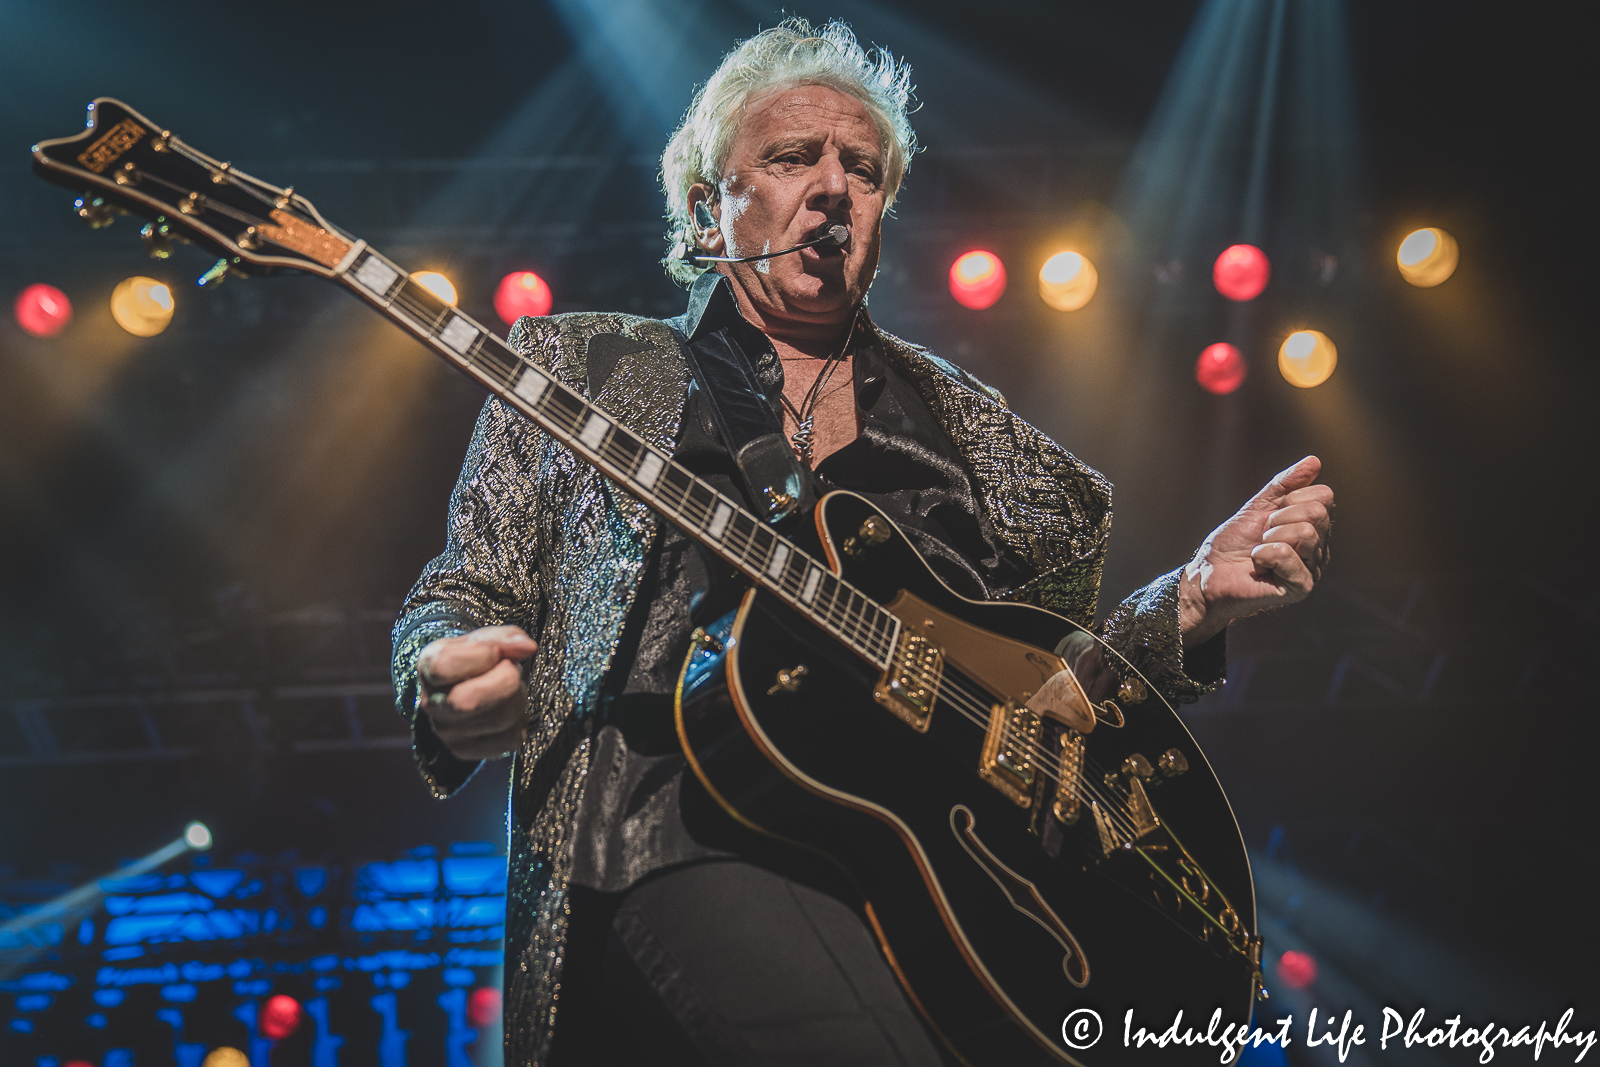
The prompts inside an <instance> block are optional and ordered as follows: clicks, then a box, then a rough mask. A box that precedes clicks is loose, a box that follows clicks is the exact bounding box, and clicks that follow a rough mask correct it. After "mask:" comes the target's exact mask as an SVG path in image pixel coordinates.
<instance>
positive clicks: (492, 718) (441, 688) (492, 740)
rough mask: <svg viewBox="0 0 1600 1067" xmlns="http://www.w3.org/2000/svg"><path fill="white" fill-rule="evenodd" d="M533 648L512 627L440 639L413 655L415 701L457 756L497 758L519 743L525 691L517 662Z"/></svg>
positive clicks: (524, 727) (524, 725)
mask: <svg viewBox="0 0 1600 1067" xmlns="http://www.w3.org/2000/svg"><path fill="white" fill-rule="evenodd" d="M538 648H539V646H538V645H537V644H535V643H534V640H533V638H531V637H529V636H528V635H527V634H526V633H524V632H523V631H522V630H521V629H520V628H518V627H516V626H485V627H483V628H481V629H478V630H474V631H472V632H471V633H469V634H463V635H461V636H460V637H441V638H440V639H439V640H437V641H433V642H431V643H429V644H428V645H426V646H425V647H424V648H423V649H422V654H421V655H419V656H418V657H417V683H418V686H419V692H420V693H421V694H422V701H421V705H422V708H423V710H424V711H426V712H427V713H428V718H429V720H430V721H432V723H433V732H434V733H435V734H437V735H438V736H439V740H440V741H443V742H444V744H445V747H446V748H448V749H449V750H450V753H451V755H453V756H455V757H457V758H458V759H464V760H479V759H497V758H499V757H500V756H504V755H505V754H506V753H508V752H511V751H513V750H514V749H516V748H517V747H518V746H519V745H521V744H522V739H523V736H524V735H525V733H526V731H527V710H528V691H527V688H526V687H525V686H524V685H523V684H522V668H521V667H520V666H518V664H519V663H520V662H521V661H522V660H525V659H527V658H528V657H529V656H531V655H533V654H534V652H535V651H537V650H538Z"/></svg>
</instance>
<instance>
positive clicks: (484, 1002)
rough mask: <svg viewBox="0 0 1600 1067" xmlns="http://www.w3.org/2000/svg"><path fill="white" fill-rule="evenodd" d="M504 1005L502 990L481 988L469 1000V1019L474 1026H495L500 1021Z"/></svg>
mask: <svg viewBox="0 0 1600 1067" xmlns="http://www.w3.org/2000/svg"><path fill="white" fill-rule="evenodd" d="M502 1005H503V1000H502V998H501V995H500V990H498V989H496V988H494V987H493V986H479V987H478V988H477V989H474V990H473V991H472V996H471V997H469V998H467V1018H468V1020H470V1021H471V1023H472V1025H473V1026H493V1025H494V1024H495V1023H498V1022H499V1021H500V1011H501V1008H502Z"/></svg>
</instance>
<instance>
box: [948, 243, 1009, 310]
mask: <svg viewBox="0 0 1600 1067" xmlns="http://www.w3.org/2000/svg"><path fill="white" fill-rule="evenodd" d="M1005 291H1006V268H1005V264H1003V263H1001V262H1000V257H999V256H997V255H995V254H994V253H993V252H983V251H977V252H968V253H967V254H966V255H964V256H961V257H960V258H958V259H957V260H956V261H955V262H954V263H952V264H950V295H951V296H953V297H955V298H956V303H958V304H960V305H961V306H962V307H966V308H972V309H973V310H975V311H982V310H983V309H984V308H986V307H993V306H994V302H995V301H996V300H999V299H1000V294H1001V293H1003V292H1005Z"/></svg>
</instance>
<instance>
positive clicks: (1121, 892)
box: [33, 98, 1263, 1067]
mask: <svg viewBox="0 0 1600 1067" xmlns="http://www.w3.org/2000/svg"><path fill="white" fill-rule="evenodd" d="M33 155H34V165H35V168H36V169H37V170H38V172H39V173H40V174H41V175H42V176H43V177H45V178H47V179H48V180H50V181H53V182H56V183H58V184H61V185H64V186H67V187H69V188H72V189H75V190H78V191H80V192H82V193H83V196H82V198H81V199H80V200H79V201H78V202H77V204H76V209H77V211H78V213H79V215H80V216H82V217H83V219H84V220H85V221H87V222H88V223H90V224H91V225H94V226H102V225H106V224H108V223H109V222H111V221H113V220H114V218H115V217H116V216H117V215H118V214H126V213H129V212H132V213H134V214H137V215H140V216H143V217H144V218H145V219H147V220H148V225H146V226H145V227H144V230H143V231H142V232H143V236H144V239H145V242H146V244H147V245H148V246H149V247H150V249H151V251H152V254H155V255H158V256H162V255H164V254H166V253H167V252H169V250H170V242H171V241H172V240H174V239H182V240H187V241H190V242H193V243H195V244H197V245H200V246H202V247H204V248H206V249H209V250H210V251H212V252H213V253H215V254H217V255H219V256H221V257H222V258H221V259H219V260H218V261H217V263H216V265H215V266H214V267H213V268H212V269H211V270H210V271H208V272H207V273H206V274H205V275H204V276H202V283H205V282H207V281H211V280H216V279H220V278H222V277H224V276H225V275H226V274H228V273H236V274H270V273H274V272H277V271H284V270H297V271H304V272H307V273H310V274H315V275H319V276H321V277H324V278H327V279H330V280H332V281H335V282H338V283H339V284H341V285H343V286H345V287H347V288H348V289H350V290H352V291H353V292H354V293H355V294H356V295H357V296H359V297H361V298H362V299H363V300H365V301H366V302H367V303H368V304H370V305H372V306H373V307H375V308H377V309H378V310H379V311H380V312H382V313H383V314H384V315H386V316H387V317H388V318H390V319H391V320H393V321H394V322H395V323H397V324H398V325H400V326H401V327H402V328H404V329H405V330H407V331H408V332H410V333H411V334H412V335H413V336H415V337H416V338H418V339H419V340H421V341H422V342H423V343H424V344H426V345H427V346H429V347H430V348H432V349H433V350H434V351H435V352H437V353H438V354H439V355H441V356H442V357H444V358H445V359H446V360H448V361H449V362H450V363H451V364H453V365H455V366H456V367H457V368H458V369H460V370H461V371H463V372H464V373H466V374H467V375H468V376H469V377H471V378H473V379H475V380H477V381H478V382H480V383H482V384H483V385H484V386H485V387H486V388H488V389H489V390H490V391H491V392H493V393H494V394H495V395H497V396H499V397H500V398H501V399H502V400H503V401H505V403H507V404H509V405H510V406H512V407H513V408H515V409H516V410H518V411H519V412H521V413H522V414H523V415H525V416H526V417H527V418H528V419H530V420H532V421H533V422H534V423H536V424H537V425H538V426H540V427H541V428H542V429H543V430H545V431H546V432H547V433H549V434H550V435H551V436H553V437H555V438H556V439H557V440H559V441H560V442H562V443H563V444H564V445H565V446H567V447H568V448H570V449H571V450H572V451H573V452H574V453H576V454H577V455H578V456H580V457H581V458H582V459H584V460H585V461H587V462H589V463H591V464H593V465H594V466H595V467H597V468H599V470H601V471H602V472H603V473H604V474H605V475H606V476H607V477H609V478H610V479H612V480H613V481H614V482H616V484H617V485H619V486H621V487H622V488H623V489H625V490H626V491H627V492H629V493H632V494H633V495H635V496H637V497H638V498H639V499H641V500H642V501H644V502H645V503H646V504H647V505H649V506H650V507H651V508H653V509H654V510H655V511H656V512H657V513H659V514H660V515H661V516H662V517H664V518H665V519H667V520H668V521H671V522H673V523H675V524H677V525H678V526H680V527H681V528H682V529H683V530H685V531H686V532H687V533H688V534H689V535H691V536H692V537H694V538H695V539H696V540H697V541H699V542H700V543H701V544H702V545H703V546H705V547H706V548H707V549H708V550H709V551H711V552H712V553H714V554H715V555H717V556H718V557H720V558H721V559H722V560H724V561H725V562H726V563H727V564H728V565H730V566H731V567H732V568H734V569H735V570H736V571H738V572H739V573H740V574H741V575H743V577H744V578H745V580H747V581H748V583H749V588H748V590H747V592H745V594H744V596H743V600H742V602H741V606H740V607H739V609H738V611H737V612H736V613H734V614H732V615H730V616H729V617H727V618H725V619H723V620H721V621H719V622H718V623H716V624H714V625H712V626H709V627H706V628H704V629H702V630H700V631H697V632H696V635H695V641H694V646H693V649H692V650H691V652H690V654H689V657H688V661H687V663H686V664H685V667H684V671H683V676H682V679H681V684H680V687H679V694H678V702H677V716H678V722H677V725H678V734H679V737H680V739H681V741H682V744H683V749H684V752H685V754H686V756H687V757H688V761H689V764H690V766H691V768H692V769H693V771H694V774H695V776H696V777H697V778H698V780H699V782H700V783H701V785H702V786H703V788H704V793H705V795H708V796H709V797H711V798H712V799H713V800H714V801H715V802H716V804H718V805H720V807H721V808H722V809H723V810H724V811H725V812H726V814H727V816H731V818H732V819H733V820H737V821H738V823H740V824H742V825H743V826H744V827H746V828H750V829H753V830H758V831H760V832H761V833H763V834H767V835H771V836H772V837H776V838H780V839H785V840H788V841H791V842H794V843H796V844H797V845H799V846H802V847H804V848H807V849H810V850H812V851H813V852H820V853H823V854H825V855H826V856H828V857H830V858H831V859H832V860H833V861H835V862H837V863H838V864H839V865H840V866H841V867H842V868H843V869H844V870H846V871H848V873H849V877H850V878H851V880H852V882H853V884H854V885H855V886H856V887H858V889H859V893H860V897H861V899H860V902H859V907H860V909H861V911H862V914H863V915H864V917H865V919H866V920H867V922H868V923H869V925H870V926H871V928H872V930H873V932H874V934H875V935H876V936H877V938H878V940H879V942H880V945H881V947H882V950H883V954H884V956H885V958H886V960H887V961H888V963H889V966H890V967H891V968H892V969H893V971H894V973H895V975H896V976H897V977H898V979H899V980H900V982H901V984H902V985H903V987H904V989H905V992H906V994H907V996H908V998H909V999H910V1000H911V1002H912V1003H913V1005H914V1006H915V1007H916V1008H917V1009H918V1010H919V1011H920V1012H921V1013H922V1015H923V1017H924V1019H925V1020H926V1021H927V1022H928V1024H929V1026H930V1028H931V1029H932V1030H933V1031H934V1032H935V1033H936V1034H937V1035H938V1036H939V1038H940V1039H941V1040H942V1041H943V1042H944V1044H945V1049H946V1052H947V1054H949V1055H950V1056H951V1058H953V1059H955V1060H958V1061H961V1062H967V1063H972V1064H1029V1063H1071V1064H1081V1065H1084V1067H1099V1065H1102V1064H1108V1065H1109V1064H1114V1063H1120V1062H1128V1061H1132V1060H1136V1059H1139V1058H1140V1057H1141V1056H1144V1057H1148V1056H1150V1055H1156V1056H1160V1057H1161V1058H1163V1059H1164V1060H1176V1061H1182V1060H1189V1059H1192V1060H1194V1061H1195V1062H1199V1061H1202V1060H1203V1061H1205V1062H1213V1061H1214V1060H1215V1059H1216V1058H1217V1056H1218V1049H1217V1048H1216V1047H1215V1046H1212V1047H1204V1046H1201V1047H1191V1046H1170V1047H1166V1048H1162V1049H1160V1050H1159V1051H1146V1052H1143V1053H1141V1052H1140V1051H1139V1050H1138V1048H1137V1047H1133V1048H1129V1047H1126V1045H1125V1042H1124V1030H1125V1020H1126V1018H1127V1014H1126V1013H1128V1012H1129V1011H1130V1010H1131V1011H1132V1012H1133V1013H1134V1014H1133V1025H1134V1026H1135V1027H1137V1026H1145V1027H1148V1028H1149V1029H1150V1030H1151V1031H1153V1032H1155V1033H1160V1032H1162V1031H1165V1030H1166V1029H1167V1028H1168V1026H1169V1025H1170V1023H1171V1022H1172V1020H1173V1019H1174V1018H1175V1015H1176V1013H1177V1012H1178V1011H1180V1010H1181V1011H1183V1013H1184V1021H1183V1023H1182V1024H1181V1025H1180V1026H1179V1033H1180V1034H1181V1033H1183V1031H1184V1030H1185V1029H1187V1027H1189V1026H1191V1025H1192V1026H1194V1027H1195V1029H1196V1030H1197V1031H1198V1032H1200V1033H1204V1032H1205V1031H1206V1030H1207V1028H1208V1023H1209V1022H1210V1020H1211V1017H1212V1015H1213V1014H1214V1013H1215V1012H1218V1011H1220V1012H1221V1023H1222V1025H1218V1026H1216V1027H1215V1028H1214V1030H1213V1033H1214V1034H1215V1035H1220V1034H1221V1033H1222V1032H1223V1029H1224V1026H1225V1025H1226V1024H1235V1025H1237V1024H1240V1023H1244V1022H1245V1021H1246V1020H1247V1019H1248V1018H1249V1017H1250V1013H1251V1008H1252V1005H1253V1003H1254V1001H1255V999H1256V998H1257V997H1258V996H1259V995H1262V992H1263V991H1262V990H1261V988H1260V986H1261V977H1260V974H1261V972H1260V960H1261V941H1260V938H1259V937H1258V936H1257V935H1256V932H1255V898H1254V890H1253V887H1252V884H1251V877H1250V866H1249V860H1248V858H1247V856H1246V853H1245V850H1244V845H1243V843H1242V841H1241V839H1240V836H1239V830H1238V826H1237V824H1236V822H1235V820H1234V817H1233V813H1232V811H1231V809H1230V808H1229V806H1228V802H1227V799H1226V798H1225V797H1224V795H1223V792H1222V789H1221V787H1220V786H1219V785H1218V783H1217V780H1216V777H1215V775H1214V774H1213V773H1212V771H1211V768H1210V767H1209V765H1208V764H1207V763H1206V760H1205V758H1204V757H1203V756H1202V755H1201V753H1200V750H1199V747H1198V745H1196V743H1195V741H1194V739H1193V738H1192V737H1191V736H1190V734H1189V732H1188V730H1187V729H1185V727H1184V726H1183V724H1182V723H1181V722H1180V721H1179V719H1178V717H1177V715H1176V714H1175V713H1174V711H1173V709H1172V708H1171V707H1170V706H1169V705H1167V704H1166V703H1165V701H1163V700H1162V699H1161V697H1160V696H1159V695H1158V694H1156V693H1154V692H1153V691H1152V692H1146V691H1144V689H1143V687H1142V686H1141V684H1140V680H1139V679H1138V677H1137V673H1136V672H1132V671H1131V668H1129V667H1126V666H1124V667H1122V668H1121V670H1120V671H1119V673H1120V674H1121V675H1123V676H1125V677H1126V678H1127V680H1126V681H1123V682H1121V683H1120V686H1119V684H1118V683H1116V682H1115V681H1111V682H1108V681H1107V679H1110V678H1113V677H1114V676H1113V675H1112V674H1111V672H1110V671H1108V670H1107V669H1106V665H1107V663H1108V662H1109V661H1110V660H1111V659H1112V658H1113V657H1115V656H1116V654H1115V653H1114V652H1112V651H1111V650H1109V649H1108V648H1106V647H1105V646H1104V645H1103V644H1102V643H1100V642H1099V641H1098V639H1097V638H1095V637H1093V636H1092V635H1090V634H1089V633H1088V632H1087V631H1085V630H1084V629H1083V628H1082V627H1080V626H1077V625H1075V624H1074V623H1072V622H1069V621H1068V620H1066V619H1064V618H1062V617H1060V616H1057V615H1054V614H1052V613H1050V612H1047V611H1043V610H1040V609H1038V608H1034V607H1029V606H1026V605H1020V604H1010V603H980V602H976V601H971V600H967V599H965V598H963V597H961V596H959V595H957V594H956V593H954V592H952V591H951V590H950V589H949V588H948V587H946V586H945V585H944V584H943V583H942V582H941V581H940V580H939V578H938V577H936V576H935V575H934V574H933V572H932V571H930V570H929V568H928V566H927V564H926V563H924V561H923V560H922V558H921V557H920V556H919V555H918V554H917V552H916V550H915V549H914V548H913V547H912V545H911V544H910V542H909V541H907V540H906V538H905V537H904V535H903V534H902V533H901V532H900V531H899V529H898V528H896V527H895V525H894V524H893V523H892V522H891V521H890V520H889V519H888V518H887V517H885V516H884V515H883V514H881V513H880V512H879V511H878V510H877V509H876V508H874V507H873V505H871V504H870V503H869V502H868V501H866V500H865V499H863V498H861V497H859V496H855V495H853V494H850V493H844V492H836V493H832V494H830V495H828V496H826V497H824V498H823V499H822V501H821V502H820V503H819V504H818V505H817V506H816V508H815V509H814V511H813V512H812V515H811V517H810V518H809V520H805V519H802V520H800V521H799V522H798V523H791V525H793V526H798V527H799V528H800V529H799V532H798V533H794V534H793V536H785V535H784V534H780V533H779V532H778V531H777V530H775V529H773V528H772V527H770V526H768V525H767V524H765V523H764V522H762V521H761V520H759V519H757V518H755V517H754V516H752V515H751V514H749V513H748V512H747V511H745V510H744V509H743V508H742V507H741V506H740V504H739V503H738V502H736V501H734V500H732V499H729V498H727V497H725V496H723V495H721V494H719V493H717V492H716V491H715V490H713V489H712V488H711V487H710V486H709V485H707V484H706V483H704V482H702V481H700V480H699V479H697V478H696V477H695V476H694V475H692V474H691V473H689V472H688V471H687V470H685V469H683V468H682V467H679V466H678V465H676V464H675V463H674V462H673V460H672V457H671V456H670V455H668V454H666V453H664V452H662V451H660V450H658V449H657V448H655V447H653V446H651V445H650V444H648V443H646V442H644V441H642V440H641V439H639V438H638V437H637V436H635V435H634V434H633V433H631V432H630V431H629V430H628V429H627V427H625V426H622V425H619V424H618V423H617V422H616V421H615V420H614V419H613V418H612V417H611V416H610V415H609V414H607V412H605V411H604V410H602V409H600V408H598V407H596V406H595V405H593V404H592V403H590V402H589V401H588V400H586V399H585V398H584V397H582V396H580V395H579V394H578V393H576V392H574V391H572V390H570V389H568V388H567V387H566V386H564V385H563V384H562V383H561V382H559V381H557V380H556V379H555V378H553V377H552V376H551V375H550V374H548V373H546V372H545V371H543V370H541V369H539V368H537V367H534V366H530V365H528V364H527V363H525V362H524V361H523V360H521V359H519V358H518V357H517V355H516V354H515V353H513V352H511V351H510V350H509V349H508V348H507V347H506V346H505V344H504V343H503V342H502V341H500V340H499V339H498V338H496V337H495V336H494V335H493V334H492V333H490V331H489V330H487V329H485V328H484V327H483V326H482V325H480V324H479V323H477V322H476V321H474V320H473V319H471V318H470V317H468V316H467V315H464V314H462V313H461V312H459V311H457V310H456V309H455V308H453V307H451V306H449V305H447V304H445V303H443V302H442V301H440V300H439V299H438V298H437V297H435V296H434V295H433V294H432V293H431V292H428V291H427V290H426V289H424V288H422V287H421V286H419V285H417V284H416V283H415V282H413V281H411V280H410V279H409V277H408V275H407V272H406V271H405V270H403V269H401V268H400V267H399V266H398V265H396V264H395V263H393V262H392V261H390V260H388V259H386V258H384V257H383V256H382V255H380V254H379V253H377V252H376V251H374V250H373V249H371V248H369V247H368V246H367V244H366V242H365V241H362V240H359V239H357V238H355V237H353V236H351V235H348V234H346V233H344V232H343V231H341V230H339V229H338V228H337V227H335V226H333V225H331V224H330V223H329V222H328V221H327V220H326V219H324V218H323V217H322V215H321V214H320V213H319V212H318V211H317V209H316V208H315V206H313V205H312V203H311V202H310V201H309V200H307V199H305V198H304V197H303V196H301V195H300V194H298V193H296V192H294V191H293V190H292V189H280V188H277V187H274V186H271V185H268V184H266V183H264V182H261V181H258V180H257V179H255V178H252V177H250V176H249V175H246V174H243V173H240V172H239V171H237V170H235V169H234V168H232V167H230V166H229V165H228V164H227V163H224V162H221V161H219V160H216V159H213V158H211V157H210V156H207V155H204V154H203V153H201V152H198V151H196V150H195V149H193V148H192V147H190V146H189V145H187V144H185V143H184V142H183V141H182V140H180V139H179V138H178V137H176V136H174V135H173V134H171V133H170V132H169V131H167V130H166V129H164V128H162V127H160V126H158V125H156V124H154V123H152V122H151V121H150V120H148V119H146V118H145V117H144V116H142V115H140V114H138V113H137V112H134V111H132V110H131V109H129V108H128V107H126V106H125V105H123V104H121V103H119V102H117V101H115V100H110V99H104V98H102V99H99V100H96V101H95V102H94V103H93V104H92V105H90V112H89V122H88V124H87V129H85V130H84V131H83V132H82V133H79V134H78V135H76V136H74V137H69V138H62V139H60V140H54V141H46V142H43V143H41V144H39V145H37V146H35V147H34V150H33ZM785 529H786V530H787V529H790V527H785ZM775 966H781V961H775Z"/></svg>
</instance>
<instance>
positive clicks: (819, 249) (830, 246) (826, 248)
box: [805, 220, 850, 259]
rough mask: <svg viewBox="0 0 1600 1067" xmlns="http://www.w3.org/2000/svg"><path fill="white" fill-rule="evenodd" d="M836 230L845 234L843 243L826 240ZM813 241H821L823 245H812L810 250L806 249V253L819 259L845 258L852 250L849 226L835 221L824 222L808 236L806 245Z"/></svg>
mask: <svg viewBox="0 0 1600 1067" xmlns="http://www.w3.org/2000/svg"><path fill="white" fill-rule="evenodd" d="M835 230H842V231H843V232H844V239H843V241H838V240H837V238H835V239H834V240H824V238H827V237H828V236H829V234H830V232H832V231H835ZM813 241H820V242H821V243H820V244H813V245H811V247H810V248H807V249H806V252H808V253H811V254H813V255H815V256H816V257H817V258H819V259H829V258H836V257H843V256H844V255H845V254H846V253H847V252H849V250H850V228H849V225H848V224H847V223H843V222H835V221H833V220H829V221H827V222H824V223H822V224H821V225H819V226H817V227H816V228H815V229H813V230H811V232H810V233H808V234H807V235H806V240H805V243H807V244H810V243H811V242H813Z"/></svg>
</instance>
